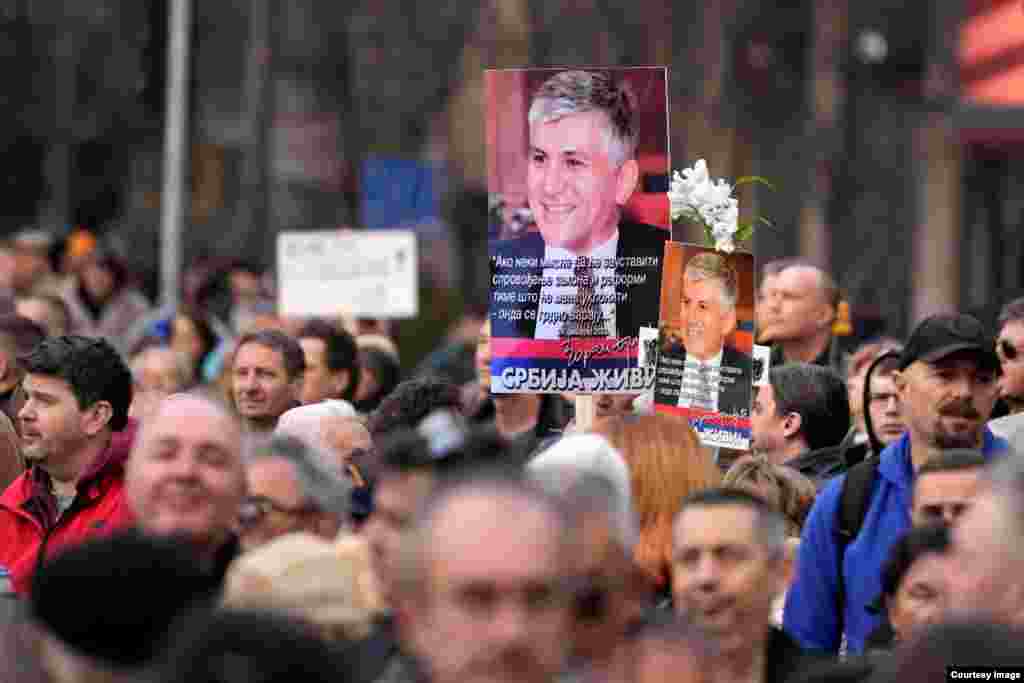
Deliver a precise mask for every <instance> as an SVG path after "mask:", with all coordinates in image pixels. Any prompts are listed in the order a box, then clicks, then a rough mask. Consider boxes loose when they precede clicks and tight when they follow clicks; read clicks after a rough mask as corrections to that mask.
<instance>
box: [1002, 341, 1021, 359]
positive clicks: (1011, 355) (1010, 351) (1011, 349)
mask: <svg viewBox="0 0 1024 683" xmlns="http://www.w3.org/2000/svg"><path fill="white" fill-rule="evenodd" d="M999 352H1000V353H1002V354H1003V358H1005V359H1006V360H1017V347H1016V346H1014V345H1013V344H1011V343H1010V342H1008V341H1006V340H1005V339H1000V340H999Z"/></svg>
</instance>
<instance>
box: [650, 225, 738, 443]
mask: <svg viewBox="0 0 1024 683" xmlns="http://www.w3.org/2000/svg"><path fill="white" fill-rule="evenodd" d="M753 332H754V256H753V254H747V253H741V252H732V253H725V252H720V251H715V250H714V249H712V248H709V247H702V246H697V245H692V244H683V243H681V242H669V243H668V244H667V245H666V247H665V259H664V276H663V278H662V286H661V324H660V327H659V335H658V364H657V378H656V381H655V392H654V403H655V406H656V407H657V410H659V411H661V412H666V413H672V414H676V415H682V416H685V417H686V418H688V419H689V420H690V424H691V425H693V428H694V429H695V430H696V431H697V433H698V434H699V435H700V438H701V441H702V442H703V443H704V444H705V445H707V446H713V447H721V448H732V449H747V448H749V447H750V405H751V385H752V382H753V365H754V361H753V360H752V351H753V344H754V339H753Z"/></svg>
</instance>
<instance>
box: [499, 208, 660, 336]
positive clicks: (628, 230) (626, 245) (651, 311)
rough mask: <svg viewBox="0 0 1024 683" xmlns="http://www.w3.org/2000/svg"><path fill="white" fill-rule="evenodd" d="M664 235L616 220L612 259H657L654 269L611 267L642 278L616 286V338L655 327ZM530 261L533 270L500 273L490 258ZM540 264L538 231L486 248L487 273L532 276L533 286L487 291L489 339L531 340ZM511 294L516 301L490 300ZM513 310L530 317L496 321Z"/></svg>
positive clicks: (541, 245) (541, 246) (648, 227)
mask: <svg viewBox="0 0 1024 683" xmlns="http://www.w3.org/2000/svg"><path fill="white" fill-rule="evenodd" d="M668 237H669V234H668V231H667V230H662V229H660V228H657V227H655V226H653V225H647V224H645V223H633V222H630V221H626V220H621V221H619V242H618V248H617V250H616V257H617V258H623V257H649V256H653V257H655V258H657V264H658V265H657V267H656V268H649V267H631V266H628V265H622V266H619V267H617V268H616V271H615V272H616V275H617V276H621V275H631V274H633V275H646V279H645V280H644V281H643V282H642V283H640V284H636V285H633V286H631V287H628V288H627V287H626V286H625V285H624V284H619V285H617V286H616V290H617V293H619V294H622V293H625V294H626V295H627V298H626V301H625V302H624V303H621V304H616V306H615V319H616V334H617V336H619V337H637V336H639V330H640V328H641V327H657V326H658V316H659V314H660V310H659V300H660V298H661V261H662V257H663V256H664V252H665V242H666V240H668ZM497 258H502V259H507V258H511V259H513V260H514V259H517V258H529V259H536V261H537V264H538V265H537V267H536V268H529V269H527V268H522V269H520V268H502V267H499V266H498V265H497V264H496V259H497ZM543 259H544V240H543V239H542V238H541V235H540V233H539V232H531V233H529V234H527V235H525V236H524V237H519V238H517V239H512V240H503V241H499V242H495V243H493V244H492V245H491V274H492V276H493V275H495V274H499V273H503V274H513V273H515V274H529V275H533V276H536V280H537V281H536V282H535V283H532V284H527V285H502V284H500V283H499V284H493V283H492V286H491V335H492V336H494V337H514V338H520V339H533V338H534V334H535V331H536V327H537V320H536V315H535V314H536V312H537V311H538V309H539V305H540V304H539V301H537V300H538V299H539V295H540V291H541V283H540V279H541V276H542V275H543V272H544V269H543V268H542V267H541V266H540V263H541V261H543ZM502 293H503V294H514V295H516V301H515V302H511V301H499V300H496V297H495V295H496V294H502ZM520 294H526V295H529V296H528V299H529V301H527V302H520V301H519V300H518V295H520ZM502 309H505V310H508V309H513V310H517V311H523V312H525V311H528V310H530V311H533V313H534V316H533V318H532V319H528V316H526V315H523V316H522V317H521V318H520V319H519V320H505V319H501V318H500V317H499V316H498V311H499V310H502Z"/></svg>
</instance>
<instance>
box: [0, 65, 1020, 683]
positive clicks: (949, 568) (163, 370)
mask: <svg viewBox="0 0 1024 683" xmlns="http://www.w3.org/2000/svg"><path fill="white" fill-rule="evenodd" d="M551 83H552V85H551V88H553V90H551V91H550V92H549V91H548V90H547V89H546V86H545V87H542V89H541V93H548V95H547V98H548V100H551V102H548V103H547V104H548V105H551V106H547V105H545V106H539V107H538V108H537V110H536V115H533V114H531V116H530V121H529V122H528V123H529V126H530V130H531V133H530V135H531V140H532V142H531V145H532V147H533V149H532V151H531V161H530V169H531V170H530V171H529V178H530V182H529V183H528V185H529V192H528V194H529V195H530V198H529V202H530V205H531V208H532V210H533V211H534V213H535V214H536V216H535V217H536V218H537V227H538V230H539V232H540V237H539V238H538V237H537V236H535V235H529V236H526V237H520V238H517V239H524V240H527V243H526V245H525V246H526V247H528V248H529V251H528V252H526V253H532V254H534V255H537V254H549V253H555V254H558V253H561V252H558V251H555V249H556V248H557V249H563V250H566V251H568V252H569V253H572V254H576V253H581V254H582V253H583V252H589V253H590V255H591V256H593V255H594V254H596V253H601V252H600V250H602V249H604V250H607V251H608V253H609V254H615V253H618V252H616V251H615V249H618V248H622V249H626V250H627V251H629V249H632V248H633V247H631V246H630V244H629V243H630V241H631V240H632V239H635V238H638V237H642V234H641V233H650V234H649V235H648V237H650V239H649V240H646V239H642V240H641V241H643V242H649V243H647V244H646V245H645V246H644V247H643V249H644V250H645V251H644V253H647V252H650V254H652V255H653V254H655V253H656V252H659V250H660V249H662V248H663V246H664V242H665V241H666V239H667V233H665V232H664V231H661V233H658V232H657V229H656V228H654V227H651V226H647V227H648V228H650V231H648V230H647V229H646V228H643V229H641V228H639V227H637V226H636V225H634V224H632V223H631V222H630V221H626V220H623V216H622V214H621V211H620V205H621V204H622V202H623V201H624V200H625V198H627V197H628V196H629V195H630V193H631V192H632V190H633V188H634V187H635V186H636V184H637V182H638V176H637V173H636V171H637V169H636V164H635V159H632V157H633V156H635V144H634V142H635V138H636V131H635V129H634V128H633V125H632V123H631V110H630V105H629V102H628V100H627V98H625V97H624V96H623V95H622V93H620V92H619V91H618V90H617V89H616V88H614V87H613V83H612V82H611V80H610V79H608V78H606V77H604V76H600V75H594V74H588V73H584V72H569V73H566V74H563V75H557V76H555V77H553V79H552V81H551ZM588 84H589V85H588ZM577 86H578V87H577ZM587 92H589V93H590V94H591V95H592V97H590V99H591V100H594V101H593V102H590V101H586V102H584V101H582V100H586V99H587V98H586V97H584V96H583V95H585V94H586V93H587ZM577 100H580V101H577ZM577 105H579V106H583V107H584V108H583V109H580V108H578V107H577ZM573 107H577V108H573ZM602 107H603V109H602ZM602 111H604V112H605V114H606V115H602V113H601V112H602ZM609 125H610V126H611V129H609V128H608V126H609ZM545 126H550V128H545ZM538 132H543V133H544V135H539V134H538ZM555 133H559V135H558V136H555ZM562 134H564V137H565V139H564V140H563V139H562V137H561V136H562ZM609 135H610V137H609ZM609 141H610V142H611V143H614V144H611V146H610V147H609V144H610V143H609ZM610 149H611V150H612V151H614V150H616V149H617V150H618V152H619V156H618V157H615V158H612V157H611V156H609V154H610V152H609V150H610ZM613 162H614V163H613ZM613 181H614V182H613ZM610 189H611V190H615V191H614V192H609V190H610ZM597 219H600V220H597ZM598 225H599V227H601V228H602V229H603V230H604V232H603V233H602V235H603V237H602V239H604V240H605V241H604V242H603V243H602V244H598V245H596V246H595V245H594V244H591V243H590V240H589V237H588V236H591V235H590V234H591V233H592V232H593V231H594V230H595V229H596V228H595V226H598ZM638 231H639V232H638ZM651 231H654V232H651ZM620 237H621V238H622V239H620ZM585 238H586V239H585ZM627 238H629V239H627ZM548 242H550V244H548ZM577 243H578V244H577ZM504 246H505V247H507V248H509V249H513V247H514V246H515V245H511V244H505V245H504ZM518 246H519V247H523V246H524V245H523V244H518ZM634 246H635V245H634ZM549 249H550V250H551V251H550V252H549ZM595 249H596V250H597V251H594V250H595ZM499 253H500V252H499ZM507 253H508V254H514V253H516V252H515V251H514V250H513V251H508V252H507ZM509 260H512V261H513V263H514V262H515V261H514V259H511V257H509ZM532 260H536V259H532ZM563 260H565V259H563ZM654 260H655V261H657V259H656V258H655V259H654ZM723 261H724V257H719V256H714V257H712V258H701V259H700V260H699V261H698V262H697V264H696V265H695V267H694V268H693V269H686V270H685V271H684V274H683V276H682V277H683V280H684V282H683V284H684V287H683V290H684V293H683V303H685V304H686V306H687V307H691V308H693V309H694V311H693V316H692V320H690V321H689V323H688V327H689V328H690V329H689V330H688V332H687V333H686V334H684V337H685V339H684V341H685V343H686V344H688V345H689V346H691V347H694V345H695V343H696V342H697V341H698V337H703V336H705V333H707V332H709V330H710V328H711V327H715V328H716V329H717V330H718V332H719V333H721V332H722V331H723V330H729V331H731V330H733V329H735V327H736V317H735V305H736V297H735V291H732V290H733V289H734V285H735V283H733V286H730V287H725V288H721V289H722V291H720V292H718V289H717V288H716V287H717V286H716V285H715V279H716V277H715V276H716V274H717V276H718V277H717V279H718V280H721V279H722V278H721V273H722V272H723V267H722V262H723ZM616 263H617V262H616ZM698 266H699V267H698ZM538 267H539V266H538ZM616 267H617V266H616ZM608 269H611V266H608ZM725 270H727V269H725ZM687 279H688V280H689V281H687ZM726 279H727V280H728V279H730V278H726ZM272 280H273V278H272V277H269V276H268V274H267V273H265V272H262V271H261V270H259V269H258V268H255V267H253V266H251V265H245V264H240V263H228V264H203V265H202V266H201V267H196V268H191V269H189V271H188V272H187V273H186V274H185V277H184V281H183V287H182V292H181V295H182V296H181V301H182V305H181V306H180V307H178V308H177V309H176V310H154V309H151V308H150V307H149V305H148V304H147V302H146V300H145V298H144V297H143V295H142V294H141V293H140V292H139V290H137V289H136V288H135V287H134V286H133V280H132V278H131V277H130V274H129V272H128V270H127V269H126V268H125V267H124V265H123V264H122V262H121V261H120V260H119V259H118V258H117V256H116V254H115V253H114V252H113V251H110V250H109V249H107V248H106V247H105V246H101V245H98V244H96V242H95V240H93V239H91V238H90V236H89V235H88V234H83V233H76V234H74V235H72V236H71V237H70V238H69V239H67V240H66V241H65V243H63V244H61V243H56V242H54V241H53V240H52V239H51V238H49V237H48V236H47V235H45V234H41V233H39V232H32V231H30V232H26V233H20V234H18V235H16V236H15V237H14V238H13V239H12V240H11V241H10V242H9V243H5V244H3V245H0V289H3V290H5V291H4V292H0V488H2V493H0V593H3V595H4V597H3V598H2V599H0V681H4V682H6V681H17V682H18V683H143V682H145V683H206V682H210V683H214V682H216V683H243V682H244V683H276V682H278V681H282V682H283V681H289V682H290V681H293V680H302V681H308V682H310V683H315V682H318V681H324V682H326V681H332V682H334V683H337V682H338V681H348V682H351V683H468V682H471V681H481V682H482V681H494V682H499V681H501V682H507V683H512V682H515V683H547V682H550V681H580V682H593V683H604V682H607V683H617V682H623V681H624V682H629V683H653V682H655V681H664V680H670V679H671V680H679V681H688V682H701V683H703V682H709V683H710V682H715V683H717V682H719V681H721V682H723V683H725V682H728V683H733V682H739V683H776V682H783V681H804V682H807V683H812V682H815V681H817V682H826V681H877V682H879V683H882V682H885V683H888V682H896V681H899V682H903V681H934V680H946V676H947V673H948V672H950V671H954V672H958V673H960V674H964V676H960V678H966V677H969V676H967V674H970V673H972V672H974V673H978V671H979V670H978V667H988V669H987V670H988V671H989V672H990V673H991V671H993V670H994V671H998V672H1002V673H1005V674H1007V676H1010V675H1011V674H1013V673H1014V670H1013V667H1020V666H1024V645H1021V643H1022V642H1024V638H1022V635H1024V631H1022V629H1024V553H1022V551H1021V550H1019V548H1021V547H1024V456H1022V455H1021V454H1020V453H1021V452H1024V299H1020V300H1017V301H1011V302H1007V304H1006V306H1005V308H1004V312H1003V315H1002V316H1001V318H1000V320H999V323H998V326H997V328H996V329H987V328H986V326H985V325H984V324H982V322H980V321H979V320H978V319H976V318H974V317H972V316H971V315H967V314H959V313H957V314H943V315H936V316H932V317H929V318H927V319H925V320H923V321H920V322H918V323H917V324H916V326H914V328H913V330H912V331H911V333H910V334H909V336H907V338H906V339H905V340H898V339H893V338H878V339H868V340H864V342H863V343H862V344H860V345H859V346H858V347H857V348H855V349H853V350H852V353H849V351H850V349H848V348H847V346H848V345H846V344H843V343H841V340H840V339H839V337H838V336H837V334H836V330H837V320H839V319H840V318H841V315H840V313H841V295H840V291H839V287H838V286H837V285H836V283H835V282H834V280H833V278H832V277H831V276H830V274H829V273H827V272H825V271H824V270H822V269H821V268H819V267H817V266H816V265H814V264H812V263H810V262H806V261H803V260H800V259H786V260H781V261H776V262H772V263H769V264H767V265H766V266H764V268H763V270H762V272H761V273H760V274H759V277H758V278H757V306H756V326H755V328H756V329H755V330H754V331H755V334H756V336H757V338H758V340H759V342H760V343H761V344H765V345H770V346H771V363H770V367H769V369H768V371H767V376H766V378H765V379H764V381H762V382H759V383H758V386H757V388H756V391H755V392H754V394H753V396H752V397H751V400H750V401H749V403H750V423H751V429H752V438H751V449H750V452H749V453H748V452H735V451H732V452H730V451H728V450H726V449H711V448H708V447H706V446H705V445H704V444H703V443H702V442H701V439H700V437H699V435H698V434H697V432H695V431H694V429H693V428H692V426H691V425H690V423H689V421H688V420H687V419H685V418H684V417H681V416H678V415H676V414H665V413H660V412H656V411H655V410H654V404H655V396H654V393H655V392H654V388H653V387H652V388H651V389H650V391H648V392H646V393H639V394H614V395H613V394H608V395H599V396H594V397H590V398H583V397H577V396H573V395H562V394H555V393H548V394H534V393H503V392H500V391H498V392H494V391H492V388H493V385H494V383H493V382H492V378H491V363H490V355H491V354H490V348H491V333H492V327H491V320H490V319H489V316H488V312H487V311H486V310H474V309H473V308H472V307H469V308H468V309H467V311H466V313H465V315H464V317H463V319H462V320H460V321H459V322H458V323H457V325H456V326H455V327H454V328H453V331H452V333H451V334H450V336H449V337H448V338H447V339H445V341H444V342H443V343H442V345H441V346H440V347H439V348H437V349H436V350H435V351H434V352H433V353H431V354H430V355H428V356H427V357H426V358H425V359H423V360H422V362H420V363H419V364H418V365H416V366H415V367H414V369H413V370H411V371H409V370H408V367H411V366H413V364H412V363H409V362H405V363H403V362H402V360H403V359H402V358H401V356H400V353H402V352H403V349H402V348H401V344H400V343H399V342H398V339H399V337H398V335H397V334H396V328H395V325H394V324H393V323H391V322H389V321H382V320H359V319H355V320H353V319H347V318H345V317H343V316H339V317H338V318H336V319H319V318H317V319H294V318H290V317H285V316H282V315H280V314H279V312H278V311H276V310H275V307H274V305H273V301H274V296H273V290H272V287H273V281H272ZM582 280H583V281H587V275H586V273H584V274H583V276H582ZM652 282H653V280H652ZM654 284H657V283H654ZM558 287H562V285H558ZM565 287H571V285H568V284H567V285H565ZM580 287H582V285H579V283H577V288H580ZM694 287H696V288H698V289H699V290H700V293H699V295H698V294H695V293H694V292H695V291H697V290H696V289H694ZM541 290H542V291H541V293H543V294H545V297H546V295H547V294H549V293H552V292H550V291H548V292H545V291H544V288H543V286H542V288H541ZM726 290H728V291H726ZM716 292H717V293H718V294H720V295H721V296H720V297H719V298H716V296H715V294H716ZM528 293H529V292H527V294H528ZM593 293H594V292H593V291H591V292H590V295H592V294H593ZM655 295H656V292H652V293H651V296H653V297H654V299H650V300H644V301H642V302H638V301H635V300H634V301H632V302H629V303H630V304H631V306H629V307H627V306H622V307H620V306H619V303H618V301H619V300H618V299H616V298H614V297H613V298H612V299H609V300H608V302H607V307H608V308H607V310H606V309H602V311H601V312H600V315H601V316H604V315H605V314H606V313H608V314H609V315H608V316H607V320H608V321H610V322H612V323H613V325H612V327H606V326H605V325H604V324H603V323H602V325H600V326H597V327H600V328H601V330H602V331H601V333H600V334H595V329H596V327H594V326H591V330H590V333H589V336H609V335H610V336H613V337H616V336H623V335H621V334H616V333H615V331H616V330H618V331H620V332H625V333H626V336H631V335H632V331H633V330H634V329H638V328H639V327H640V326H644V323H645V321H646V320H647V318H648V317H650V316H654V315H655V314H654V313H646V312H645V313H642V314H641V313H638V311H640V310H641V309H647V308H650V309H651V310H652V311H653V310H654V309H655V308H656V307H655V306H653V304H654V303H656V302H657V297H656V296H655ZM577 296H579V293H577ZM545 297H538V299H537V301H540V302H542V303H541V305H543V301H544V299H545ZM529 299H530V297H526V298H525V299H519V298H517V299H516V301H517V302H519V301H528V300H529ZM576 303H577V304H579V303H580V302H579V301H578V300H577V302H576ZM584 303H586V302H584ZM623 303H626V302H623ZM638 304H642V305H638ZM602 305H604V304H602ZM557 307H561V309H560V310H557V311H555V310H549V311H547V312H548V313H551V314H555V313H562V314H566V316H567V318H566V319H567V320H571V319H575V316H576V315H578V314H579V315H582V313H585V312H586V311H583V310H582V308H581V307H580V306H576V305H570V304H569V303H568V302H566V301H562V302H560V303H559V304H557ZM571 309H575V310H571ZM531 313H533V311H532V310H531ZM590 313H593V314H594V315H595V316H596V315H598V312H597V311H591V312H590ZM588 315H589V313H588ZM556 317H557V316H556ZM716 317H717V318H718V319H719V320H718V321H716V320H715V318H716ZM580 319H583V318H580ZM588 319H590V318H588ZM506 322H508V321H507V320H506ZM509 327H510V326H509V325H505V326H504V327H503V326H502V325H501V319H500V316H496V317H495V327H494V330H493V331H494V332H495V335H496V336H497V337H501V338H505V337H508V336H509V334H510V333H511V332H513V331H514V330H510V329H509ZM534 327H536V328H537V329H533V330H528V331H527V334H526V336H525V337H524V338H526V339H529V340H533V339H540V340H544V339H558V338H561V337H560V335H561V336H564V335H566V334H569V332H566V330H574V331H573V332H572V334H576V335H577V336H588V335H586V334H580V333H579V328H578V327H577V326H575V325H569V326H566V327H562V326H557V325H554V324H553V323H552V324H538V325H535V326H534ZM719 328H720V329H719ZM706 336H707V337H708V338H707V339H704V340H703V341H707V342H708V343H707V344H705V346H706V348H705V349H704V350H705V351H708V353H705V354H703V355H706V356H709V358H708V359H703V360H706V361H708V363H707V364H708V365H713V364H715V363H717V364H718V365H721V363H722V362H723V359H725V355H724V353H725V352H724V350H722V346H721V339H718V337H722V336H723V335H722V334H716V335H710V334H707V335H706ZM711 336H715V337H716V339H715V341H716V343H715V344H711V343H710V341H709V340H710V337H711ZM716 349H717V351H716ZM683 350H684V351H687V353H693V354H694V355H698V354H697V352H696V349H695V348H690V349H688V350H687V349H685V348H683ZM716 355H717V356H719V359H718V360H717V361H714V357H715V356H716ZM405 360H406V361H408V359H405ZM712 361H714V362H712ZM730 363H731V361H730ZM403 368H405V370H404V371H403ZM684 378H685V377H684ZM707 381H708V385H707V387H706V393H705V394H702V395H701V397H699V398H700V400H699V401H697V402H693V401H690V400H689V399H687V400H686V401H682V403H678V404H677V403H676V400H673V401H672V402H671V403H670V404H669V405H671V406H677V405H683V404H684V403H687V404H688V405H689V406H690V407H691V408H692V407H694V406H697V405H698V404H699V405H700V406H703V407H704V408H706V409H710V408H717V409H720V410H721V411H722V412H729V410H733V409H736V407H735V406H734V405H733V404H735V403H737V401H738V402H739V403H743V404H746V402H747V401H746V399H745V398H744V399H742V400H738V399H736V397H735V396H733V395H731V393H732V392H726V391H724V390H723V388H722V387H721V386H719V387H717V388H714V387H712V385H711V383H710V380H707ZM745 392H746V388H744V396H745ZM681 393H682V390H681V389H680V395H681ZM727 393H729V394H730V395H727ZM679 400H681V399H679ZM577 408H579V410H578V411H577ZM591 408H593V413H595V414H592V411H591ZM739 409H742V410H745V409H746V405H743V406H739ZM584 411H585V412H584ZM577 418H578V419H577ZM1018 672H1019V670H1018ZM954 678H956V677H954ZM957 679H959V678H957Z"/></svg>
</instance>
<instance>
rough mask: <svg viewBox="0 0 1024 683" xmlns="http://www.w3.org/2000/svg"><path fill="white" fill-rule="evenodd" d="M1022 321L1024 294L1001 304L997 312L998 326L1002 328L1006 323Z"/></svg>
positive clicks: (1023, 316) (1023, 318)
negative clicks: (1000, 308) (1001, 308)
mask: <svg viewBox="0 0 1024 683" xmlns="http://www.w3.org/2000/svg"><path fill="white" fill-rule="evenodd" d="M1013 322H1024V296H1022V297H1020V298H1017V299H1014V300H1013V301H1011V302H1010V303H1008V304H1006V305H1005V306H1003V310H1001V311H1000V312H999V327H1000V329H1002V327H1003V326H1004V325H1006V323H1013Z"/></svg>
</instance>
